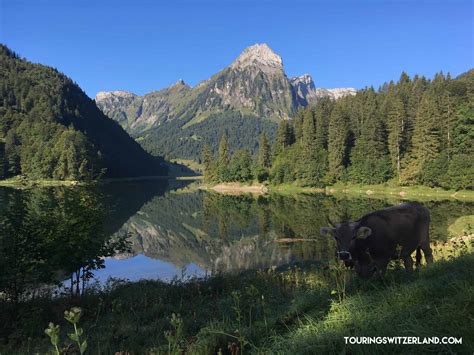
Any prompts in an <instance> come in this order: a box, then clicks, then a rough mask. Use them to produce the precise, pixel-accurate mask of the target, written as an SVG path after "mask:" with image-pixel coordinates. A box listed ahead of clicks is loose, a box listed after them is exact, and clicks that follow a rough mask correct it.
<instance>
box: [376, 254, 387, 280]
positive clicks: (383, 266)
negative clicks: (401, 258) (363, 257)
mask: <svg viewBox="0 0 474 355" xmlns="http://www.w3.org/2000/svg"><path fill="white" fill-rule="evenodd" d="M389 261H390V259H388V258H383V259H376V260H374V263H375V266H376V267H377V273H378V274H379V275H380V276H383V275H385V272H386V271H387V266H388V263H389Z"/></svg>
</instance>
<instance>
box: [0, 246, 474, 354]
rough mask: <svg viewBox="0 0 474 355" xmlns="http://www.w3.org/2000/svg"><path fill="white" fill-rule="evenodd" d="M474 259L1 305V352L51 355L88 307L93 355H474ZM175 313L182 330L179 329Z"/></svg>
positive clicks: (269, 275) (300, 268)
mask: <svg viewBox="0 0 474 355" xmlns="http://www.w3.org/2000/svg"><path fill="white" fill-rule="evenodd" d="M472 270H474V254H467V255H463V256H460V257H458V258H454V259H451V260H448V261H440V262H436V263H435V264H433V265H431V266H430V267H425V268H422V270H420V271H419V272H416V273H414V274H413V275H407V274H406V273H405V272H404V270H390V271H389V272H388V273H387V276H386V277H385V279H384V280H374V281H363V280H360V279H358V278H357V277H355V275H353V273H352V272H350V271H346V270H345V269H340V268H339V269H338V268H337V267H333V266H330V267H327V266H326V267H325V266H324V265H318V264H306V265H297V266H292V267H287V268H279V269H276V270H267V271H247V272H244V273H241V274H235V275H225V276H215V277H212V278H210V279H208V280H190V281H189V282H187V283H182V282H173V283H171V284H167V283H163V282H159V281H141V282H137V283H116V284H110V285H109V287H108V288H106V289H100V290H99V289H91V290H90V291H89V294H88V295H86V296H84V297H83V298H82V299H77V300H71V299H68V298H59V299H53V300H51V299H37V300H34V301H31V302H27V303H22V304H18V305H12V304H1V303H0V307H2V309H1V311H0V324H1V325H0V334H1V335H2V342H1V343H0V353H12V352H13V353H18V352H26V353H28V352H40V353H43V352H45V351H47V350H48V349H49V342H48V339H47V337H46V336H45V335H44V333H43V330H44V328H45V327H46V326H47V324H48V322H50V321H53V322H55V323H57V324H59V325H60V326H61V329H62V332H63V333H62V334H61V338H62V339H63V340H65V339H66V335H65V333H66V330H67V324H66V321H65V320H64V318H63V313H64V310H66V309H68V308H70V307H72V306H80V307H81V308H82V309H83V310H84V318H83V319H81V323H82V324H81V326H82V328H84V330H85V334H86V335H87V337H88V343H89V347H88V351H90V352H91V353H115V352H117V351H122V352H124V351H128V352H131V353H168V351H169V349H172V350H173V351H172V352H175V353H181V352H182V351H185V352H186V353H190V354H216V353H217V352H218V351H219V350H222V352H223V353H226V352H227V351H229V348H228V347H229V346H230V347H231V348H233V349H234V350H235V349H240V350H241V349H243V350H244V352H245V353H251V352H254V353H283V354H287V353H292V354H304V353H307V354H314V353H318V352H320V353H356V354H357V353H361V354H362V353H363V354H367V353H369V354H370V353H374V354H376V353H412V352H430V351H431V352H437V353H439V352H456V353H459V352H465V351H469V350H472V349H473V346H474V344H473V339H472V334H474V328H473V319H474V314H473V310H474V304H473V300H474V297H473V296H474V286H473V285H474V275H473V272H472ZM173 314H175V318H178V319H179V320H180V323H179V324H180V328H179V329H177V328H176V327H174V326H173V324H175V323H173V322H172V321H171V319H172V317H173ZM344 336H419V337H425V336H427V337H431V336H439V337H443V336H456V337H463V345H462V346H460V345H450V346H444V345H436V346H435V345H413V346H409V345H398V346H394V345H391V346H390V345H370V346H362V345H345V344H344Z"/></svg>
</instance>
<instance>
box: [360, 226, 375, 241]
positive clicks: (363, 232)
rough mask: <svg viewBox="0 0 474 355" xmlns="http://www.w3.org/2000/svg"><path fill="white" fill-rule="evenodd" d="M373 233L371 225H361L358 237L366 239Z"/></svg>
mask: <svg viewBox="0 0 474 355" xmlns="http://www.w3.org/2000/svg"><path fill="white" fill-rule="evenodd" d="M371 234H372V229H370V228H369V227H360V228H359V229H358V230H357V239H365V238H367V237H368V236H369V235H371Z"/></svg>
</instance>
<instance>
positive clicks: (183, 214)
mask: <svg viewBox="0 0 474 355" xmlns="http://www.w3.org/2000/svg"><path fill="white" fill-rule="evenodd" d="M397 203H398V201H388V200H381V199H369V198H356V199H354V198H351V199H346V198H344V199H340V198H339V199H338V198H335V197H333V196H326V195H322V194H321V195H305V194H301V195H295V196H282V195H273V194H271V195H269V196H260V197H252V196H249V195H241V196H226V195H220V194H215V193H208V192H193V193H186V194H173V193H168V194H165V195H164V196H159V197H156V198H155V199H153V200H151V201H150V202H149V203H147V204H145V206H144V207H143V208H142V209H141V210H140V212H139V213H138V214H137V215H136V216H134V217H132V218H130V220H129V221H128V222H127V223H126V224H125V225H124V227H123V229H122V232H131V234H132V235H134V236H135V237H134V238H132V243H133V249H134V251H135V253H144V254H145V255H147V256H149V257H152V258H158V259H161V260H166V261H169V262H171V263H173V264H174V265H176V266H177V267H183V266H185V265H187V264H189V263H191V262H193V263H196V264H198V265H199V266H200V267H202V268H204V269H206V270H210V271H215V270H240V269H246V268H255V267H266V266H270V265H279V264H284V263H291V262H293V261H300V260H315V261H316V260H319V261H325V260H328V258H332V257H333V255H334V245H333V240H332V239H331V238H327V237H325V238H323V237H321V236H320V233H319V230H320V228H321V227H322V226H326V225H327V223H328V219H330V220H332V221H334V222H337V221H341V220H343V219H351V220H354V219H357V218H360V217H361V216H363V215H364V214H366V213H369V212H372V211H375V210H378V209H381V208H384V207H387V206H390V205H394V204H397ZM427 206H428V208H430V210H431V211H432V215H433V216H434V218H433V229H434V230H442V229H444V231H446V228H447V226H448V225H449V224H448V222H446V221H449V220H450V218H451V217H447V216H448V215H450V216H459V215H463V214H469V213H472V204H471V205H469V204H468V205H467V206H466V204H462V203H458V202H443V203H427ZM438 216H439V218H438ZM440 218H442V219H443V221H440V220H439V219H440ZM452 219H453V220H454V217H452ZM282 238H285V239H292V238H295V239H311V240H314V241H313V242H294V243H275V242H274V241H275V240H279V239H282Z"/></svg>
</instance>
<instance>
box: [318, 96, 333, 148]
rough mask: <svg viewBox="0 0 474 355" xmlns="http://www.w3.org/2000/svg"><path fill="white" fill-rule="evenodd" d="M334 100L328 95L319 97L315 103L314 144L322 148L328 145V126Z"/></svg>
mask: <svg viewBox="0 0 474 355" xmlns="http://www.w3.org/2000/svg"><path fill="white" fill-rule="evenodd" d="M333 108H334V101H333V100H332V99H330V98H329V97H325V98H321V99H319V100H318V102H317V103H316V111H315V120H316V146H318V147H319V148H322V149H327V147H328V126H329V117H330V116H331V111H332V109H333Z"/></svg>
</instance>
